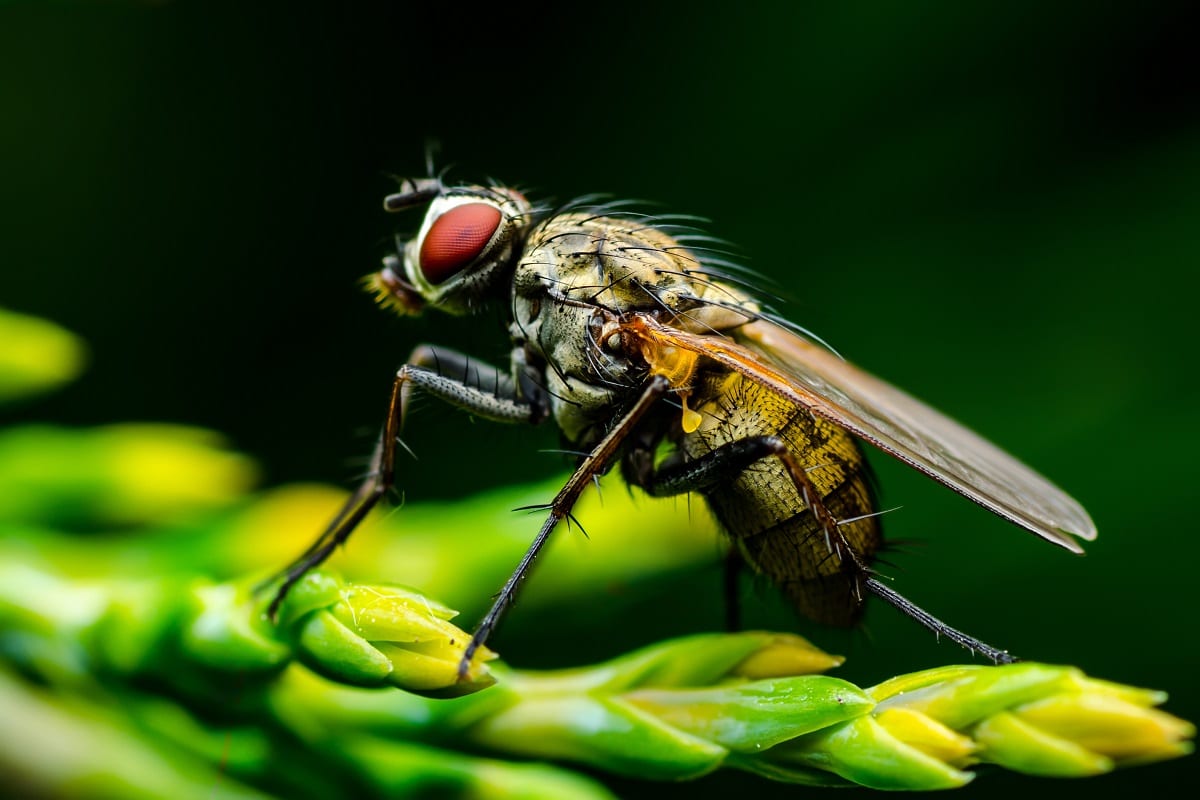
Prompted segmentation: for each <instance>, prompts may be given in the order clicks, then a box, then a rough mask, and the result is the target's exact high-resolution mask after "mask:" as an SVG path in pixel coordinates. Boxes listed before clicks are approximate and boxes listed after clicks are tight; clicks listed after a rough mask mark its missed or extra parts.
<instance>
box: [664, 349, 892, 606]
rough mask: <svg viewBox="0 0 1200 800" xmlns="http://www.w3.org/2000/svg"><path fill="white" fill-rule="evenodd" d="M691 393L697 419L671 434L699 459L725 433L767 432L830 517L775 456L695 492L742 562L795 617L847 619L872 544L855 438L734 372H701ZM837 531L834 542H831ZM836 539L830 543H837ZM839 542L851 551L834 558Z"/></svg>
mask: <svg viewBox="0 0 1200 800" xmlns="http://www.w3.org/2000/svg"><path fill="white" fill-rule="evenodd" d="M697 389H698V391H696V392H694V393H693V397H694V403H695V404H696V410H698V411H699V412H700V414H701V416H702V419H703V421H702V423H701V426H700V428H699V429H698V430H697V431H696V432H695V433H693V434H689V435H686V436H685V437H684V438H683V440H682V441H681V443H680V446H681V448H682V449H683V451H684V453H685V454H686V456H687V457H688V458H692V459H694V458H699V457H702V456H704V455H705V454H707V453H709V452H711V451H712V450H714V449H716V448H717V447H720V446H721V445H723V444H726V443H728V442H732V441H737V440H741V439H747V438H754V437H761V436H776V437H778V438H780V439H782V440H783V441H784V443H786V445H787V447H788V450H789V451H790V452H791V453H792V455H793V456H794V458H795V459H796V460H797V461H798V462H799V464H800V465H801V467H802V468H803V469H804V471H805V475H806V476H807V478H808V480H809V483H810V484H811V490H809V493H812V491H815V494H817V495H818V496H819V500H817V501H816V502H819V503H821V504H823V505H824V506H825V508H826V509H827V510H828V511H829V513H830V515H831V516H832V518H833V519H834V520H837V521H838V522H839V524H838V525H836V527H835V529H834V530H832V531H831V530H828V529H827V528H828V526H826V525H822V524H821V522H820V521H819V519H818V515H816V514H814V513H813V509H812V507H811V504H810V502H809V500H811V498H809V499H808V500H806V498H805V494H806V492H805V490H804V489H802V488H800V487H798V486H797V485H796V481H794V480H793V478H792V476H791V474H790V473H789V472H788V469H787V467H786V466H785V465H784V463H783V462H782V461H781V460H780V459H779V458H778V457H775V456H772V457H768V458H764V459H761V460H760V461H757V462H755V463H754V464H752V465H751V466H750V467H748V468H747V469H746V470H745V471H743V472H742V473H741V474H740V475H739V476H738V477H737V478H735V479H733V480H732V481H729V482H726V483H722V484H719V485H717V486H714V487H712V488H711V489H709V490H707V491H706V492H705V496H706V498H707V500H708V503H709V505H710V506H711V507H712V509H713V512H714V513H715V515H716V517H717V519H718V520H719V521H720V522H721V524H722V525H723V527H724V528H725V531H726V532H727V533H728V534H729V536H730V538H731V539H732V541H733V545H734V546H735V547H736V548H737V549H738V551H739V552H740V553H741V555H742V557H743V558H744V559H745V560H746V562H747V563H748V564H749V565H750V566H751V567H752V568H753V569H755V570H756V571H758V572H760V573H762V574H763V575H766V576H767V577H768V578H769V579H770V580H771V582H772V583H774V584H776V585H777V586H779V587H780V588H781V589H782V590H783V591H784V593H785V594H786V595H787V596H788V598H789V599H790V600H791V601H792V603H793V604H794V605H795V606H796V609H797V610H798V611H799V612H800V613H802V614H804V615H805V616H807V617H809V618H811V619H814V620H816V621H818V622H822V623H825V624H830V625H852V624H854V623H855V622H856V621H857V620H858V618H859V616H860V614H861V609H862V591H861V587H860V586H859V581H860V580H861V579H862V578H863V574H862V573H863V571H862V568H861V567H860V566H859V564H862V565H866V564H868V563H870V561H871V559H872V558H873V556H874V554H875V552H876V551H877V550H878V549H879V545H880V541H881V538H880V531H879V523H878V520H877V518H875V517H871V516H865V515H870V514H872V513H873V512H874V511H875V508H874V500H873V497H872V495H871V491H870V488H869V485H868V482H867V473H866V464H865V462H864V460H863V454H862V451H861V450H860V449H859V446H858V443H857V442H856V441H855V440H854V439H853V437H851V436H850V434H848V433H846V432H845V431H844V430H842V429H841V428H839V427H837V426H836V425H833V424H832V423H829V422H826V421H824V420H822V419H819V418H815V417H813V416H812V415H811V414H809V412H808V411H807V410H806V409H803V408H799V407H797V406H795V405H793V404H791V403H788V402H786V401H785V400H783V399H781V398H780V397H779V396H778V395H776V394H774V393H773V392H770V391H769V390H767V389H764V388H763V387H762V386H759V385H758V384H756V383H753V382H751V381H749V380H747V379H746V378H744V377H742V376H741V375H738V374H736V373H725V374H721V375H715V376H710V377H708V378H706V379H704V380H703V381H702V382H701V385H700V386H698V387H697ZM836 537H841V542H840V543H839V542H837V541H834V539H836ZM839 544H840V545H841V547H840V548H839V546H838V545H839ZM846 548H848V549H850V550H852V551H853V552H854V553H855V554H856V555H857V561H858V563H855V559H852V558H848V557H846V558H843V557H839V555H838V553H839V550H841V551H842V552H844V550H845V549H846Z"/></svg>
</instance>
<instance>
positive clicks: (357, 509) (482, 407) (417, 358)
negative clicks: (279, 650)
mask: <svg viewBox="0 0 1200 800" xmlns="http://www.w3.org/2000/svg"><path fill="white" fill-rule="evenodd" d="M414 387H415V388H418V389H421V390H422V391H424V392H427V393H429V394H431V395H433V396H434V397H437V398H439V399H441V400H444V401H445V402H447V403H450V404H451V405H455V406H458V407H459V408H462V409H465V410H466V411H469V412H470V413H472V414H475V415H476V416H479V417H484V418H486V419H490V420H495V421H498V422H528V423H537V422H540V421H541V420H542V419H544V418H545V417H546V415H547V403H546V398H545V396H544V394H543V393H542V392H541V390H540V389H538V388H537V385H536V383H535V382H533V381H532V380H531V379H529V377H528V375H527V374H526V371H525V370H524V369H523V365H522V364H521V363H519V362H518V376H517V379H516V380H514V379H513V378H512V377H510V376H509V375H507V374H505V373H504V372H502V371H501V370H499V369H498V368H496V367H493V366H490V365H488V364H484V363H481V362H479V361H476V360H474V359H471V358H468V357H467V356H464V355H462V354H460V353H456V352H454V351H452V350H447V349H444V348H440V347H431V346H428V345H422V346H421V347H418V348H417V349H416V350H414V351H413V354H412V356H410V357H409V360H408V362H407V363H406V364H405V365H404V366H403V367H401V368H400V370H399V371H398V372H397V373H396V379H395V380H394V381H393V382H392V391H391V394H390V396H389V398H388V407H387V416H386V418H385V420H384V425H383V432H382V434H381V435H380V437H379V441H378V442H377V443H376V445H375V450H374V452H373V454H372V456H371V464H370V470H369V471H368V473H367V476H366V478H365V479H364V480H363V482H362V483H361V484H360V485H359V487H358V489H357V490H356V491H355V492H354V493H353V494H352V495H351V496H350V497H349V499H347V500H346V503H345V504H344V505H343V506H342V508H341V510H340V511H339V512H338V513H337V514H336V515H335V516H334V518H333V519H332V520H331V521H330V522H329V524H328V525H327V526H326V528H325V530H324V532H322V533H321V535H320V536H318V537H317V538H316V539H315V540H314V541H313V543H312V544H311V545H309V547H308V549H306V550H305V551H304V552H303V553H301V554H300V556H298V557H297V558H296V560H295V561H293V562H292V563H291V564H290V565H289V566H288V567H287V568H286V569H284V570H283V571H281V572H280V573H279V574H278V575H276V576H275V577H274V578H273V579H272V580H271V581H269V582H267V583H266V584H264V587H265V586H273V585H275V584H276V582H279V583H278V587H277V588H276V590H275V597H274V598H273V599H272V600H271V604H270V606H269V607H268V610H267V613H268V615H269V616H271V617H272V618H274V616H275V614H276V612H277V611H278V610H279V605H280V603H282V602H283V599H284V598H285V597H286V596H287V593H288V591H289V590H290V589H291V588H292V587H293V586H294V585H295V584H296V582H297V581H299V580H300V579H301V578H302V577H304V575H305V574H306V573H307V572H308V571H309V570H311V569H313V568H314V567H317V566H319V565H320V564H321V563H323V562H324V561H325V559H327V558H329V556H330V555H331V554H332V553H333V551H334V550H336V549H337V547H338V546H339V545H341V544H342V543H343V542H345V541H346V540H347V539H348V538H350V534H352V533H353V532H354V529H355V528H356V527H357V526H358V524H359V523H360V522H362V520H363V519H364V518H365V517H366V515H367V514H368V513H369V512H370V511H371V509H372V508H374V507H375V504H376V503H378V502H379V499H380V498H381V497H383V496H384V495H385V494H387V493H388V491H390V490H391V488H392V485H393V484H394V482H395V462H396V445H397V444H398V442H399V437H400V432H401V430H402V429H403V427H404V419H405V416H406V414H407V408H408V403H409V398H410V395H411V393H412V389H413V388H414Z"/></svg>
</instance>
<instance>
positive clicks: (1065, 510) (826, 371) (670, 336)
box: [630, 314, 1096, 553]
mask: <svg viewBox="0 0 1200 800" xmlns="http://www.w3.org/2000/svg"><path fill="white" fill-rule="evenodd" d="M634 317H635V319H634V320H633V321H632V322H631V323H630V327H631V329H632V330H633V332H634V333H635V334H636V335H639V336H642V337H645V338H647V339H649V340H650V341H652V342H654V343H655V344H656V345H657V346H658V347H675V348H679V349H681V350H687V351H690V352H694V353H698V354H700V355H702V356H704V357H706V358H710V359H713V360H714V361H717V362H720V363H721V364H724V365H725V366H727V367H728V368H729V369H732V370H736V371H737V372H740V373H742V374H743V375H745V376H747V377H748V378H750V379H752V380H754V381H757V382H758V383H760V384H762V385H763V386H766V387H768V388H769V389H771V390H772V391H775V392H777V393H778V394H780V395H781V396H783V397H785V398H787V399H788V400H790V401H792V402H794V403H796V404H797V405H800V406H802V407H804V408H807V409H809V410H810V411H811V413H813V414H816V415H818V416H821V417H824V418H825V419H828V420H830V421H832V422H835V423H837V424H838V425H841V426H842V427H844V428H846V429H847V430H849V431H850V432H852V433H854V434H855V435H857V436H859V437H860V438H862V439H863V440H865V441H867V442H870V443H871V444H873V445H875V446H876V447H878V448H880V449H881V450H883V451H885V452H887V453H889V454H891V455H893V456H895V457H896V458H898V459H900V460H901V461H903V462H904V463H906V464H908V465H910V466H912V467H913V468H915V469H917V470H920V471H921V472H923V473H925V474H926V475H928V476H929V477H931V478H933V479H934V480H936V481H938V482H940V483H943V484H945V485H946V486H949V487H950V488H951V489H953V490H955V491H956V492H958V493H959V494H961V495H963V496H964V497H967V498H970V499H971V500H973V501H975V502H976V503H978V504H979V505H981V506H983V507H984V508H986V509H989V510H990V511H992V512H994V513H996V514H998V515H1000V516H1001V517H1003V518H1004V519H1007V520H1008V521H1010V522H1012V523H1014V524H1016V525H1020V526H1021V527H1022V528H1025V529H1026V530H1028V531H1030V532H1031V533H1035V534H1037V535H1038V536H1041V537H1042V538H1043V539H1046V540H1048V541H1050V542H1053V543H1055V544H1057V545H1060V546H1062V547H1065V548H1066V549H1068V550H1071V551H1072V552H1075V553H1082V552H1083V548H1082V547H1080V546H1079V543H1078V542H1076V541H1075V537H1077V538H1080V539H1086V540H1088V541H1090V540H1092V539H1095V538H1096V526H1095V524H1094V523H1093V522H1092V520H1091V518H1090V517H1089V516H1088V514H1087V512H1086V511H1084V510H1083V507H1082V506H1080V505H1079V503H1077V502H1076V501H1075V500H1074V499H1072V498H1071V497H1070V496H1069V495H1068V494H1067V493H1066V492H1064V491H1063V490H1062V489H1059V488H1058V487H1057V486H1055V485H1054V484H1052V483H1050V481H1048V480H1046V479H1045V478H1043V477H1042V476H1041V475H1039V474H1038V473H1036V472H1034V471H1033V470H1032V469H1030V468H1029V467H1027V466H1025V465H1024V464H1022V463H1021V462H1020V461H1018V460H1017V459H1015V458H1013V457H1012V456H1010V455H1009V454H1008V453H1005V452H1004V451H1003V450H1001V449H999V448H998V447H996V446H995V445H994V444H992V443H991V442H988V441H987V440H985V439H983V438H982V437H980V436H979V435H977V434H975V433H972V432H971V431H969V430H967V429H966V428H964V427H963V426H962V425H960V424H958V423H957V422H955V421H954V420H952V419H950V418H949V417H947V416H945V415H944V414H942V413H940V412H938V411H936V410H934V409H933V408H930V407H929V406H927V405H925V404H924V403H922V402H921V401H919V400H917V399H916V398H914V397H912V396H910V395H908V394H906V393H905V392H902V391H901V390H899V389H897V388H896V387H894V386H892V385H890V384H888V383H886V382H884V381H882V380H880V379H879V378H876V377H874V376H872V375H870V374H868V373H866V372H864V371H863V370H861V369H859V368H857V367H855V366H853V365H852V364H848V363H846V362H845V361H842V360H841V359H839V358H838V357H837V356H835V355H833V354H832V353H830V352H829V351H828V350H825V349H823V348H821V347H818V346H817V345H814V344H812V343H810V342H808V341H806V340H804V339H802V338H800V337H799V336H796V335H795V334H792V333H789V332H788V331H786V330H784V329H782V328H780V327H779V326H777V325H773V324H771V323H769V322H765V321H758V322H752V323H750V324H748V325H745V326H742V327H741V328H739V329H738V332H737V337H738V338H739V339H741V340H743V341H745V342H747V345H743V344H738V343H737V342H734V341H731V340H729V339H726V338H723V337H719V336H714V335H705V334H697V333H689V332H687V331H681V330H679V329H677V328H673V327H671V326H668V325H665V324H663V323H661V322H659V321H657V320H656V319H654V318H653V317H651V316H649V315H645V314H636V315H634Z"/></svg>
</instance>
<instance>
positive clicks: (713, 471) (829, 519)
mask: <svg viewBox="0 0 1200 800" xmlns="http://www.w3.org/2000/svg"><path fill="white" fill-rule="evenodd" d="M771 456H774V457H775V458H778V459H779V460H780V462H781V463H782V464H783V465H784V467H785V468H786V469H787V471H788V474H789V475H790V476H791V479H792V482H793V483H794V484H795V487H796V490H797V491H798V492H799V493H800V496H801V497H802V498H804V500H805V502H806V504H807V505H808V508H809V509H810V510H811V511H812V513H813V515H814V516H815V517H816V519H817V522H818V523H819V524H820V526H821V529H822V530H823V531H824V533H825V541H826V544H827V545H828V547H829V549H830V552H831V553H832V555H833V556H834V557H836V558H837V559H838V560H839V561H841V562H842V563H843V564H845V565H846V568H847V569H848V570H851V571H853V572H854V573H855V574H856V576H858V578H859V580H860V582H859V584H858V585H859V586H860V587H861V588H862V589H865V590H867V591H868V592H870V593H871V594H874V595H875V596H877V597H879V598H881V599H883V600H886V601H887V602H888V603H889V604H891V605H892V606H894V607H895V608H897V609H899V610H900V611H902V612H904V614H906V615H907V616H909V617H911V618H912V619H914V620H916V621H917V622H919V623H920V624H921V625H923V626H925V627H926V628H928V629H929V630H931V631H933V632H934V634H936V635H938V636H945V637H946V638H947V639H950V640H951V641H953V642H955V643H957V644H959V645H961V646H962V647H965V648H966V649H968V650H970V651H972V652H978V653H982V654H983V655H984V656H985V657H987V658H989V659H991V660H992V661H993V662H995V663H997V664H1007V663H1012V662H1014V661H1016V660H1017V659H1016V658H1015V657H1013V656H1012V655H1009V653H1008V652H1006V651H1004V650H999V649H997V648H995V647H992V646H991V645H989V644H985V643H984V642H981V641H980V640H978V639H976V638H975V637H973V636H969V635H967V634H965V633H963V632H962V631H960V630H957V629H956V628H952V627H950V626H949V625H947V624H946V623H944V622H942V621H941V620H939V619H937V618H936V617H934V616H933V615H932V614H930V613H929V612H927V611H925V610H924V609H922V608H921V607H919V606H918V605H916V604H915V603H913V602H912V601H910V600H908V599H907V598H905V597H903V596H902V595H900V594H899V593H898V592H896V591H895V590H893V589H892V588H891V587H889V586H887V585H885V584H883V583H881V582H880V581H879V579H877V578H876V577H874V574H873V572H872V571H871V569H870V568H869V567H868V566H867V565H866V564H864V563H863V561H862V559H861V558H859V556H858V554H857V553H855V551H854V549H853V548H852V547H850V545H849V543H848V542H847V541H846V539H845V537H844V536H843V535H842V534H841V532H840V531H839V530H838V520H837V519H836V518H835V517H834V515H833V514H832V513H831V512H830V511H829V509H828V507H826V505H825V503H824V501H823V500H822V498H821V494H820V492H818V491H817V489H816V487H815V486H814V485H813V483H812V481H811V479H809V477H808V473H807V472H806V471H805V469H804V467H803V466H802V465H801V464H800V462H799V461H798V460H797V459H796V457H795V456H794V455H792V453H791V451H790V450H789V449H788V446H787V443H786V442H784V441H783V440H782V439H780V438H779V437H777V436H754V437H748V438H745V439H739V440H737V441H733V442H729V443H728V444H724V445H722V446H720V447H718V448H716V449H715V450H713V451H712V452H710V453H708V454H706V455H704V456H702V457H701V458H697V459H694V460H692V461H668V462H666V463H664V464H663V465H662V466H660V467H657V468H656V467H655V466H654V463H653V457H652V450H650V449H646V448H640V449H638V450H636V451H633V452H631V453H630V454H629V456H627V458H626V461H625V464H624V467H625V477H626V480H628V481H630V482H631V483H634V484H636V485H638V486H640V487H642V488H643V489H645V490H646V492H647V493H649V494H651V495H653V496H656V497H666V496H671V495H676V494H683V493H685V492H692V491H703V490H705V489H707V488H709V487H712V486H715V485H717V484H719V483H723V482H726V481H730V480H732V479H734V478H736V477H737V476H738V475H740V474H741V473H742V472H743V471H745V470H746V469H748V468H749V467H750V466H751V465H752V464H753V463H754V462H756V461H759V460H761V459H763V458H768V457H771Z"/></svg>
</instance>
